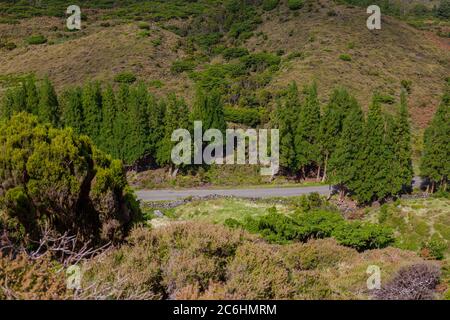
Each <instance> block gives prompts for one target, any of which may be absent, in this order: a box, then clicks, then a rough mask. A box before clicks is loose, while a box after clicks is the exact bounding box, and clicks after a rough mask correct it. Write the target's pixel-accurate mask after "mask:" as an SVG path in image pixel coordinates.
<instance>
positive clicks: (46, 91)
mask: <svg viewBox="0 0 450 320" xmlns="http://www.w3.org/2000/svg"><path fill="white" fill-rule="evenodd" d="M37 113H38V117H39V119H40V120H41V121H44V122H49V123H51V124H52V125H53V126H59V124H60V123H59V116H60V114H59V104H58V97H57V96H56V92H55V89H54V88H53V85H52V83H51V82H50V80H49V79H48V77H45V78H44V81H43V82H42V84H41V86H40V88H39V104H38V108H37Z"/></svg>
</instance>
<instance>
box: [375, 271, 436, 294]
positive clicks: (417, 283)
mask: <svg viewBox="0 0 450 320" xmlns="http://www.w3.org/2000/svg"><path fill="white" fill-rule="evenodd" d="M440 276H441V272H440V269H439V267H438V266H436V265H432V264H423V263H422V264H415V265H411V266H409V267H404V268H402V269H401V270H400V271H399V272H398V274H397V275H396V276H395V277H394V278H393V279H392V280H391V281H390V282H389V283H387V284H386V285H385V286H383V287H382V288H381V289H380V290H377V292H376V293H375V297H376V298H377V299H381V300H432V299H434V298H435V292H434V289H435V288H436V286H437V285H438V284H439V279H440Z"/></svg>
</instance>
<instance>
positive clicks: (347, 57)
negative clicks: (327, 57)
mask: <svg viewBox="0 0 450 320" xmlns="http://www.w3.org/2000/svg"><path fill="white" fill-rule="evenodd" d="M339 59H341V60H342V61H352V56H351V55H349V54H346V53H344V54H341V55H340V56H339Z"/></svg>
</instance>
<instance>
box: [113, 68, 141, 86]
mask: <svg viewBox="0 0 450 320" xmlns="http://www.w3.org/2000/svg"><path fill="white" fill-rule="evenodd" d="M136 80H137V78H136V76H135V75H134V73H132V72H128V71H125V72H121V73H118V74H116V76H115V77H114V81H115V82H118V83H128V84H131V83H133V82H135V81H136Z"/></svg>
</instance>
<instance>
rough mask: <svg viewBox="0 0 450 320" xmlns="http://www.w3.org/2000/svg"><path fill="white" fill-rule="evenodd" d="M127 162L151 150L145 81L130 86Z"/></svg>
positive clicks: (131, 161)
mask: <svg viewBox="0 0 450 320" xmlns="http://www.w3.org/2000/svg"><path fill="white" fill-rule="evenodd" d="M128 98H129V99H128V110H127V114H128V130H127V131H128V135H127V141H126V147H127V152H126V158H125V161H126V162H127V163H130V164H131V163H134V162H135V161H137V160H138V159H140V158H141V157H143V156H145V155H146V153H148V152H149V148H150V143H149V141H150V137H149V121H148V110H147V106H148V92H147V88H146V87H145V85H144V84H143V83H139V84H138V85H137V86H132V87H131V88H130V93H129V97H128Z"/></svg>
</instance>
